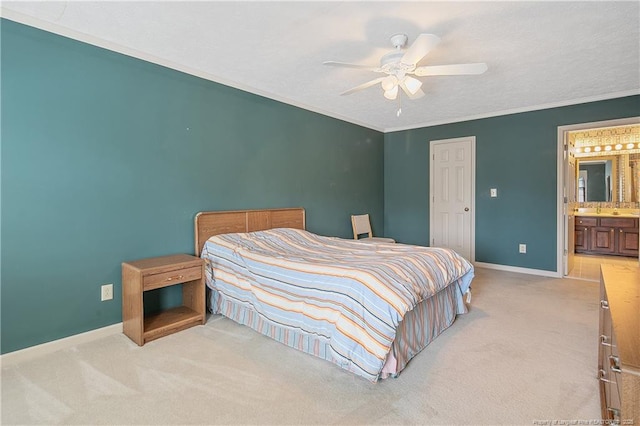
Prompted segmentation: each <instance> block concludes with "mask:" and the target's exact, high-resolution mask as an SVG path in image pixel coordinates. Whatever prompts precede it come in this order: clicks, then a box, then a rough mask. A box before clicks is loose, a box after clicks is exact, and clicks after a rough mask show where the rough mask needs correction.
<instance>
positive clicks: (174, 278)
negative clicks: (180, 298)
mask: <svg viewBox="0 0 640 426" xmlns="http://www.w3.org/2000/svg"><path fill="white" fill-rule="evenodd" d="M182 278H184V275H178V276H176V277H169V278H167V279H166V280H165V281H173V280H181V279H182Z"/></svg>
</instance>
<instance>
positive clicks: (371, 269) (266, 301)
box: [201, 228, 473, 381]
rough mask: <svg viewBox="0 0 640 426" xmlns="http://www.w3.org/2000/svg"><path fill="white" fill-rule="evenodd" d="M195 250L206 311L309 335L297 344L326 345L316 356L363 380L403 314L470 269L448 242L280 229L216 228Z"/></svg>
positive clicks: (378, 364) (381, 357)
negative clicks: (206, 292) (438, 244)
mask: <svg viewBox="0 0 640 426" xmlns="http://www.w3.org/2000/svg"><path fill="white" fill-rule="evenodd" d="M201 257H202V258H203V259H205V262H206V265H207V267H206V282H207V286H208V287H209V288H210V289H212V290H213V292H212V301H213V302H212V309H213V310H214V312H215V313H222V314H224V315H226V316H230V317H232V316H233V315H229V313H230V310H233V309H236V310H237V308H238V307H240V309H243V312H242V315H243V316H246V312H250V313H251V315H252V316H255V319H252V320H251V321H254V322H255V321H259V322H260V327H261V328H263V329H265V330H266V333H265V334H273V333H285V334H287V333H288V332H290V333H291V334H293V335H305V336H312V339H311V340H309V342H315V343H314V344H315V345H317V346H322V349H319V348H315V349H314V348H302V347H301V348H300V349H303V350H305V351H306V352H310V353H314V352H318V350H322V351H324V352H330V353H321V354H319V353H316V355H318V356H321V357H323V358H325V359H329V360H331V361H333V362H334V363H336V364H338V365H339V366H341V367H343V368H345V369H347V370H349V371H352V372H354V373H356V374H358V375H361V376H364V377H366V378H368V379H369V380H372V381H376V380H377V379H378V378H379V377H380V374H381V371H382V369H383V366H384V364H385V360H386V359H387V357H388V355H389V352H390V348H391V345H392V343H393V341H394V339H395V337H396V329H397V328H398V325H399V324H400V322H401V321H402V320H403V318H404V316H405V314H406V313H407V312H409V311H411V310H412V309H413V308H414V307H415V306H416V305H417V304H418V303H420V302H421V301H422V300H424V299H428V298H430V297H431V296H433V295H434V294H436V293H437V292H438V291H440V290H442V289H444V288H445V287H447V286H449V285H455V286H459V294H460V295H462V294H463V293H465V292H466V291H467V290H468V289H469V286H470V284H471V279H472V278H473V266H472V265H471V264H470V263H469V262H467V261H466V260H465V259H464V258H463V257H461V256H460V255H458V254H457V253H455V252H454V251H452V250H449V249H443V248H429V247H422V246H412V245H405V244H393V243H390V244H389V243H385V244H370V243H362V242H357V241H354V240H346V239H341V238H335V237H324V236H319V235H316V234H313V233H310V232H308V231H303V230H299V229H289V228H278V229H271V230H267V231H258V232H250V233H235V234H221V235H216V236H213V237H211V238H209V240H208V241H207V242H206V243H205V245H204V248H203V251H202V254H201ZM245 308H246V310H245ZM245 323H246V322H245ZM254 328H256V329H257V327H254ZM265 330H263V331H265ZM269 330H271V331H269ZM272 337H275V336H272ZM286 337H287V336H284V338H286ZM278 340H283V339H282V338H280V339H278ZM318 342H321V344H320V345H318ZM302 344H303V343H301V345H302Z"/></svg>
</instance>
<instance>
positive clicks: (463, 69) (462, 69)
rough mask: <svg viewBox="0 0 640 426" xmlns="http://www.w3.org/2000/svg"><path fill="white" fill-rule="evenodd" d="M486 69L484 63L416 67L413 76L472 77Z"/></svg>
mask: <svg viewBox="0 0 640 426" xmlns="http://www.w3.org/2000/svg"><path fill="white" fill-rule="evenodd" d="M487 69H488V67H487V64H485V63H484V62H481V63H477V64H454V65H432V66H427V67H418V68H416V69H415V71H414V74H415V75H417V76H419V77H424V76H428V75H472V74H482V73H483V72H485V71H486V70H487Z"/></svg>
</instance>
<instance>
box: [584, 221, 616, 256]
mask: <svg viewBox="0 0 640 426" xmlns="http://www.w3.org/2000/svg"><path fill="white" fill-rule="evenodd" d="M590 249H591V251H592V252H594V253H602V254H612V253H615V252H616V233H615V229H614V228H608V227H603V226H594V227H593V228H591V241H590Z"/></svg>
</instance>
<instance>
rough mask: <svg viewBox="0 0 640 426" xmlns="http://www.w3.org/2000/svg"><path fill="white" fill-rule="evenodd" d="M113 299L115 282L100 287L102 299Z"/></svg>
mask: <svg viewBox="0 0 640 426" xmlns="http://www.w3.org/2000/svg"><path fill="white" fill-rule="evenodd" d="M111 299H113V284H104V285H103V286H102V287H100V300H101V301H102V302H104V301H105V300H111Z"/></svg>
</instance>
